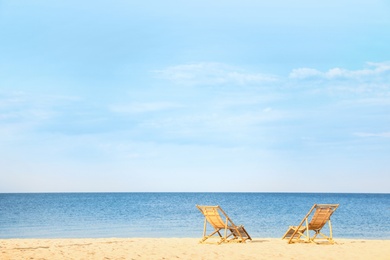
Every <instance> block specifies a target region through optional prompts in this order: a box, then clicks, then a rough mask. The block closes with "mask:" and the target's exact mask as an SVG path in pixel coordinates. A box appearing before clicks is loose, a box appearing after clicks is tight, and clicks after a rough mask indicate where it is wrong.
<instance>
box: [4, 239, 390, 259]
mask: <svg viewBox="0 0 390 260" xmlns="http://www.w3.org/2000/svg"><path fill="white" fill-rule="evenodd" d="M199 240H200V238H136V237H134V238H52V239H45V238H42V239H41V238H40V239H31V238H20V239H14V238H11V239H0V259H10V260H11V259H313V258H320V259H340V258H344V259H390V239H345V238H340V239H337V238H336V239H335V244H333V245H328V244H326V245H317V244H312V243H296V244H287V241H286V240H282V239H280V238H253V241H250V242H247V243H245V244H238V243H229V244H221V245H216V244H199Z"/></svg>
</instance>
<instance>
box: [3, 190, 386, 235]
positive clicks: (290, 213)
mask: <svg viewBox="0 0 390 260" xmlns="http://www.w3.org/2000/svg"><path fill="white" fill-rule="evenodd" d="M197 204H198V205H220V206H221V207H222V208H223V210H224V211H225V212H226V213H227V214H228V215H229V217H230V218H231V219H232V220H233V222H234V223H235V224H242V225H244V226H245V228H246V230H247V231H248V233H249V234H250V235H251V236H252V237H269V238H279V237H282V236H283V234H284V232H285V231H286V230H287V228H288V226H290V225H297V224H299V222H300V221H301V220H302V218H303V217H304V216H305V215H306V213H307V212H308V211H309V209H310V208H311V207H312V206H313V204H340V206H339V208H338V209H337V210H336V212H335V213H334V214H333V216H332V218H331V219H332V227H333V236H334V238H335V239H337V237H339V238H362V239H363V238H364V239H389V238H390V194H388V193H311V192H304V193H303V192H302V193H298V192H67V193H63V192H58V193H56V192H55V193H38V192H37V193H0V238H3V239H4V238H98V237H102V238H107V237H194V238H196V237H199V238H200V237H201V236H202V232H203V220H204V219H203V215H202V214H201V213H200V212H199V211H198V210H197V208H196V205H197Z"/></svg>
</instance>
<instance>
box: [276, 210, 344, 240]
mask: <svg viewBox="0 0 390 260" xmlns="http://www.w3.org/2000/svg"><path fill="white" fill-rule="evenodd" d="M338 206H339V204H314V205H313V207H312V208H311V209H310V211H309V212H308V213H307V214H306V216H305V217H304V218H303V219H302V221H301V223H300V224H299V225H298V226H290V227H289V228H288V230H287V232H286V233H285V234H284V236H283V237H282V239H288V243H289V244H290V243H294V242H314V243H317V241H319V240H318V239H325V240H322V241H326V242H329V243H332V244H333V243H334V241H333V234H332V224H331V221H330V216H332V214H333V212H335V210H336V209H337V207H338ZM313 211H314V214H312V213H313ZM311 215H312V218H311V220H310V222H309V217H310V216H311ZM326 223H328V224H329V235H325V234H323V233H321V229H322V228H323V227H324V226H325V224H326ZM310 231H314V235H313V236H310ZM301 237H303V238H304V239H301Z"/></svg>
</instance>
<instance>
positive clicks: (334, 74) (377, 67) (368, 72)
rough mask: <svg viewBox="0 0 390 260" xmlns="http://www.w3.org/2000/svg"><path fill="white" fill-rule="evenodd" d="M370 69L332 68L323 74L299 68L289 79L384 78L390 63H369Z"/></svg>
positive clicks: (389, 71) (293, 71)
mask: <svg viewBox="0 0 390 260" xmlns="http://www.w3.org/2000/svg"><path fill="white" fill-rule="evenodd" d="M367 65H368V68H366V69H361V70H347V69H343V68H332V69H330V70H328V71H326V72H321V71H319V70H316V69H313V68H299V69H294V70H292V71H291V73H290V75H289V77H290V78H293V79H310V78H317V79H327V80H331V79H364V78H366V77H370V78H372V77H374V78H376V77H382V76H388V75H389V74H390V62H378V63H375V62H368V63H367Z"/></svg>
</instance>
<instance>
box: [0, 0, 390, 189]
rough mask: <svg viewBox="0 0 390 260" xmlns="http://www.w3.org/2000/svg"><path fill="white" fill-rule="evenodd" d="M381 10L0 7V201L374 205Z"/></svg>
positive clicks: (377, 0)
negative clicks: (296, 199) (137, 197)
mask: <svg viewBox="0 0 390 260" xmlns="http://www.w3.org/2000/svg"><path fill="white" fill-rule="evenodd" d="M389 14H390V2H389V1H387V0H370V1H367V0H366V1H362V0H360V1H359V0H354V1H352V0H351V1H350V0H341V1H340V0H329V1H308V0H295V1H289V0H284V1H281V0H273V1H255V0H225V1H220V0H215V1H204V0H199V1H178V0H166V1H150V0H142V1H140V0H133V1H125V0H110V1H104V0H94V1H89V0H86V1H75V0H67V1H49V0H34V1H25V0H2V1H0V32H1V33H0V192H346V193H347V192H362V193H363V192H367V193H389V192H390V160H389V159H390V158H389V157H390V44H389V42H390V15H389Z"/></svg>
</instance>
